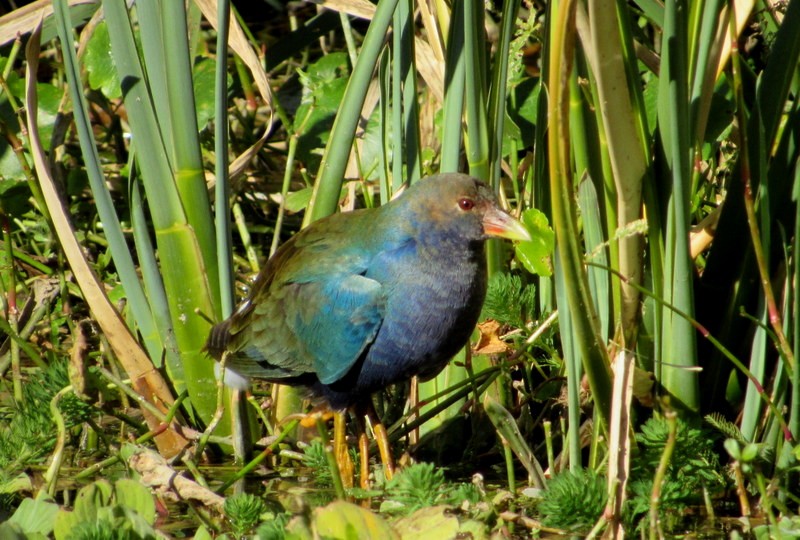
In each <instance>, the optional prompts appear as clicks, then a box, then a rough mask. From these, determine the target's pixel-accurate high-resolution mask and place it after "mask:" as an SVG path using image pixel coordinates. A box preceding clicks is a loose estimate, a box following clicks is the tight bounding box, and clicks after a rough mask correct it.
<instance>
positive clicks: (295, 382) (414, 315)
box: [206, 173, 531, 478]
mask: <svg viewBox="0 0 800 540" xmlns="http://www.w3.org/2000/svg"><path fill="white" fill-rule="evenodd" d="M490 237H498V238H506V239H511V240H521V241H524V240H530V238H531V237H530V235H529V233H528V231H527V230H526V229H525V227H524V226H523V225H522V224H521V223H520V222H519V221H518V220H517V219H515V218H514V217H512V216H511V215H510V214H508V213H507V212H505V211H504V210H502V209H501V208H500V206H499V204H498V201H497V198H496V197H495V195H494V193H493V191H492V190H491V188H490V187H489V186H488V185H486V184H485V183H484V182H482V181H480V180H478V179H476V178H473V177H471V176H468V175H466V174H460V173H443V174H437V175H433V176H431V177H428V178H424V179H421V180H419V181H417V182H415V183H413V184H412V185H411V186H410V187H408V188H407V189H406V190H405V191H404V192H403V193H402V194H401V195H400V196H399V197H397V198H395V199H393V200H391V201H389V202H388V203H386V204H385V205H382V206H379V207H377V208H371V209H359V210H354V211H352V212H345V213H336V214H333V215H330V216H328V217H326V218H323V219H321V220H318V221H316V222H314V223H312V224H311V225H309V226H308V227H306V228H305V229H303V230H301V231H299V232H298V233H296V234H295V235H293V236H292V237H291V238H290V239H289V240H288V241H287V242H286V243H284V244H283V245H282V246H281V247H280V248H279V249H278V250H277V251H276V252H275V254H274V255H273V256H272V257H271V258H270V259H269V260H268V261H267V263H266V264H265V266H264V267H263V269H262V270H261V272H260V273H259V274H258V276H257V277H256V279H255V281H254V282H253V285H252V287H251V290H250V293H249V295H248V297H247V298H246V299H245V300H244V301H243V302H242V303H241V304H240V305H239V306H238V307H237V309H236V310H235V311H234V313H233V314H232V315H231V316H230V317H229V318H228V319H226V320H224V321H223V322H221V323H218V324H216V325H215V326H214V327H213V328H212V329H211V332H210V335H209V337H208V340H207V344H206V350H207V351H208V353H209V354H210V355H211V356H212V357H213V358H215V359H217V360H220V359H222V357H223V355H224V356H225V368H226V375H225V377H226V381H227V380H228V373H230V372H233V375H234V376H237V375H238V376H240V377H242V378H243V380H245V381H246V380H248V379H252V378H256V379H264V380H267V381H270V382H273V383H280V384H286V385H291V386H300V387H303V388H305V389H306V392H307V393H308V394H309V395H310V396H311V397H312V398H313V399H316V400H319V401H322V402H323V403H324V404H327V405H328V406H329V407H330V408H331V409H332V410H334V411H344V410H347V409H349V408H362V409H363V408H364V407H368V406H369V405H370V404H371V395H372V394H373V393H375V392H377V391H379V390H382V389H384V388H386V387H388V386H389V385H392V384H394V383H399V382H403V381H406V380H409V379H410V378H411V377H413V376H418V377H419V378H420V379H421V380H427V379H430V378H432V377H434V376H435V375H437V374H438V373H439V372H440V371H441V370H442V369H443V368H444V367H445V365H446V364H447V363H448V361H449V360H450V359H451V358H452V357H453V356H454V355H455V354H456V353H457V352H458V351H459V350H460V349H461V348H462V347H464V345H465V344H466V343H467V342H468V340H469V337H470V335H471V334H472V332H473V330H474V328H475V325H476V323H477V322H478V318H479V316H480V311H481V307H482V305H483V301H484V298H485V296H486V284H487V269H486V257H485V242H486V240H487V239H488V238H490ZM376 433H377V432H376ZM378 442H379V443H380V442H381V441H378ZM384 444H386V447H387V448H388V443H386V442H385V443H384ZM379 448H381V445H380V444H379ZM382 454H383V452H382ZM363 471H364V464H363V462H362V473H363ZM363 476H364V475H363V474H362V478H363Z"/></svg>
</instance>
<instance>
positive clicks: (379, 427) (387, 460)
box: [367, 401, 394, 480]
mask: <svg viewBox="0 0 800 540" xmlns="http://www.w3.org/2000/svg"><path fill="white" fill-rule="evenodd" d="M367 418H368V419H369V422H370V424H372V432H373V433H374V434H375V442H376V443H377V445H378V453H380V455H381V462H383V475H384V476H385V477H386V480H391V479H392V476H394V458H393V457H392V448H391V446H390V445H389V433H388V432H387V431H386V426H384V425H383V422H381V420H380V418H378V413H376V412H375V407H373V405H372V402H371V401H370V403H369V405H368V406H367Z"/></svg>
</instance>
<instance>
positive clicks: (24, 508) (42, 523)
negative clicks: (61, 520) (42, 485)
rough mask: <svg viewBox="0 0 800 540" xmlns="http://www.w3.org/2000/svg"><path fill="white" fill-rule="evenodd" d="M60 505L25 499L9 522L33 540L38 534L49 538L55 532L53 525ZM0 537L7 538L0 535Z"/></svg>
mask: <svg viewBox="0 0 800 540" xmlns="http://www.w3.org/2000/svg"><path fill="white" fill-rule="evenodd" d="M57 513H58V505H57V504H56V503H54V502H50V501H45V500H36V499H30V498H27V499H24V500H23V501H22V503H21V504H20V505H19V508H17V510H16V512H14V515H13V516H11V518H10V519H9V520H8V523H10V524H16V525H18V526H19V530H21V531H22V532H23V533H24V534H25V535H27V537H28V538H33V537H34V536H32V535H36V534H41V535H43V536H48V535H49V534H50V533H51V532H53V524H54V522H55V518H56V514H57ZM0 537H2V538H6V536H4V535H2V534H0Z"/></svg>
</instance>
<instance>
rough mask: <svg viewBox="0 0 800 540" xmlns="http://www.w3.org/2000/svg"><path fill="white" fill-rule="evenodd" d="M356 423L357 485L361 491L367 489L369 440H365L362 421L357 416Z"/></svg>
mask: <svg viewBox="0 0 800 540" xmlns="http://www.w3.org/2000/svg"><path fill="white" fill-rule="evenodd" d="M356 422H357V424H356V425H357V426H358V455H359V463H360V466H361V472H360V481H359V485H360V486H361V489H369V439H367V430H366V426H365V425H364V419H363V418H361V417H360V416H358V417H357V419H356Z"/></svg>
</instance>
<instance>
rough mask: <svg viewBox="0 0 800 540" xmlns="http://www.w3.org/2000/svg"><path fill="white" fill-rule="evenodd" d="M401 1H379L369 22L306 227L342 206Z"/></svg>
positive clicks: (328, 149)
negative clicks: (364, 111) (367, 102)
mask: <svg viewBox="0 0 800 540" xmlns="http://www.w3.org/2000/svg"><path fill="white" fill-rule="evenodd" d="M397 2H398V0H380V1H379V2H378V6H377V8H376V10H375V14H374V16H373V18H372V21H371V22H370V25H369V28H368V29H367V33H366V35H365V36H364V42H363V44H362V45H361V52H360V54H359V56H358V62H356V65H355V66H354V67H353V73H352V75H351V76H350V79H349V80H348V82H347V87H346V88H345V91H344V97H343V99H342V105H341V107H340V108H339V111H338V113H337V115H336V120H334V122H333V127H332V128H331V133H330V136H329V139H328V145H327V147H326V148H325V154H324V156H323V158H322V163H321V164H320V168H319V172H318V174H317V181H316V182H315V184H314V192H313V194H312V196H311V202H310V203H309V207H308V211H307V212H306V215H305V219H304V220H303V223H304V225H307V224H308V223H311V222H312V221H316V220H317V219H319V218H322V217H325V216H327V215H330V214H332V213H333V212H334V211H335V210H336V207H337V206H338V203H339V194H340V192H341V187H342V179H343V178H344V172H345V169H346V167H347V160H348V158H349V156H350V147H351V146H352V144H353V139H354V137H355V131H356V127H357V126H358V121H359V119H360V117H361V107H362V106H363V104H364V99H365V97H366V93H367V89H368V87H369V84H370V80H371V79H372V72H373V69H374V67H375V64H376V62H377V60H378V56H379V54H380V51H381V48H382V46H383V40H384V38H385V36H386V34H387V32H388V30H389V24H390V22H391V20H392V14H393V13H394V9H395V6H396V5H397Z"/></svg>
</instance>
